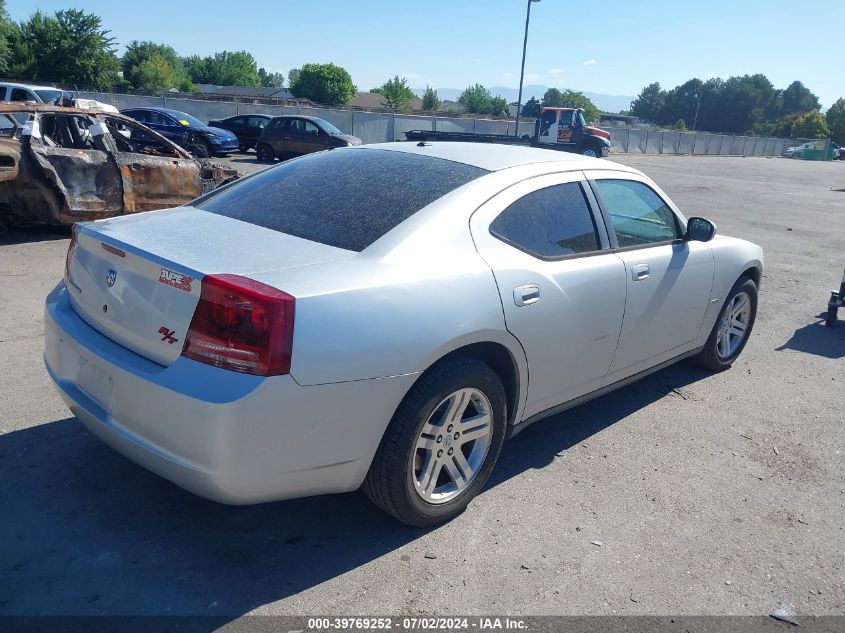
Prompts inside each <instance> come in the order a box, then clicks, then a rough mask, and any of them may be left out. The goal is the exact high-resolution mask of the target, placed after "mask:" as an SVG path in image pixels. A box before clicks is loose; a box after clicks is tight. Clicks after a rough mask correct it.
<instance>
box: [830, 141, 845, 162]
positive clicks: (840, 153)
mask: <svg viewBox="0 0 845 633" xmlns="http://www.w3.org/2000/svg"><path fill="white" fill-rule="evenodd" d="M830 148H831V149H832V150H833V160H845V147H841V146H839V145H837V144H836V143H834V142H833V141H831V143H830Z"/></svg>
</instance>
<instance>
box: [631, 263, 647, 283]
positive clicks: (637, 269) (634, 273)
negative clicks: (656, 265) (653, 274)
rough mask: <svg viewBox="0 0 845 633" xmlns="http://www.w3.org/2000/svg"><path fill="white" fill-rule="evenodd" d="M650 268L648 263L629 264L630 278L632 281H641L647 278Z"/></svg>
mask: <svg viewBox="0 0 845 633" xmlns="http://www.w3.org/2000/svg"><path fill="white" fill-rule="evenodd" d="M650 270H651V269H650V268H649V267H648V264H634V265H633V266H631V279H633V280H634V281H643V280H645V279H648V273H649V271H650Z"/></svg>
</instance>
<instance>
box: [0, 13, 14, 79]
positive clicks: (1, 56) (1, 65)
mask: <svg viewBox="0 0 845 633" xmlns="http://www.w3.org/2000/svg"><path fill="white" fill-rule="evenodd" d="M16 29H17V25H16V24H15V23H14V22H12V21H11V20H10V19H9V14H8V13H6V0H0V73H2V74H4V75H5V74H8V72H9V61H10V56H11V53H10V50H9V49H10V46H9V38H10V37H11V35H12V32H13V31H14V30H16Z"/></svg>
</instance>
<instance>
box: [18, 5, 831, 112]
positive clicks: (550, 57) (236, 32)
mask: <svg viewBox="0 0 845 633" xmlns="http://www.w3.org/2000/svg"><path fill="white" fill-rule="evenodd" d="M525 6H526V3H525V1H524V0H451V1H450V2H445V1H442V0H441V1H437V0H428V1H427V2H407V1H405V2H403V1H402V0H391V1H387V0H366V1H364V2H349V1H348V0H345V1H344V0H308V1H307V2H306V1H304V0H277V1H274V2H261V1H260V0H252V1H251V2H213V3H212V2H207V1H205V2H200V1H197V0H178V1H176V2H173V1H169V2H161V1H159V0H143V1H142V2H134V3H126V2H121V1H119V0H118V1H114V0H111V1H101V0H86V1H84V2H79V1H77V2H65V1H61V0H35V1H34V2H33V0H7V10H8V12H9V14H10V15H11V17H12V19H14V20H23V19H26V18H27V17H28V16H29V15H30V14H31V13H32V12H33V11H34V10H35V9H36V8H39V9H41V10H42V11H45V12H49V13H51V12H53V11H55V10H57V9H62V8H82V9H85V10H86V11H90V12H94V13H96V14H98V15H100V16H101V17H102V18H103V22H104V25H105V26H106V28H109V29H111V31H112V35H113V36H114V37H115V38H117V40H118V42H119V43H120V44H121V47H120V51H121V52H122V50H123V45H125V44H126V43H128V42H130V41H131V40H133V39H138V40H145V39H149V40H154V41H158V42H164V43H167V44H170V45H171V46H173V47H174V48H175V49H176V50H177V51H178V52H179V53H180V54H183V55H188V54H194V53H196V54H200V55H208V54H210V53H213V52H215V51H218V50H224V49H228V50H239V49H246V50H249V51H250V52H252V54H253V55H254V56H255V58H256V60H257V61H258V64H259V66H264V67H265V68H269V69H271V70H275V71H281V72H284V73H285V74H287V72H288V71H289V70H290V69H291V68H295V67H298V66H301V65H302V64H304V63H306V62H312V61H316V62H329V61H331V62H334V63H336V64H339V65H341V66H343V67H345V68H346V69H347V70H349V72H350V73H351V74H352V78H353V80H354V81H355V83H356V84H357V85H358V88H359V89H361V90H368V89H370V88H372V87H373V86H376V85H379V84H381V83H382V82H383V81H384V80H385V79H387V78H388V77H391V76H393V75H394V74H399V75H400V76H405V77H407V78H408V80H409V83H410V84H411V86H413V87H419V86H425V85H426V84H427V83H428V84H431V85H432V86H434V87H439V88H464V87H466V86H467V85H469V84H472V83H475V82H480V83H483V84H485V85H487V86H494V85H503V86H510V87H516V86H517V85H518V82H519V64H520V59H521V55H522V36H523V28H524V24H525ZM810 16H811V17H812V18H813V19H812V20H810V19H809V17H810ZM807 24H812V25H813V26H804V25H807ZM828 25H829V26H828ZM843 25H845V1H843V0H834V1H832V2H825V3H821V4H819V5H815V6H812V5H810V4H806V3H803V4H802V3H796V2H795V1H794V0H791V1H788V0H766V1H761V0H733V1H730V2H729V1H723V0H703V1H702V0H698V1H696V2H686V1H684V0H676V1H674V2H671V1H649V0H640V1H639V2H634V1H631V0H604V1H603V2H572V1H571V0H541V1H540V2H539V3H535V4H533V5H532V9H531V28H530V32H529V38H528V57H527V62H526V67H525V72H526V80H525V83H526V84H530V83H535V84H545V85H549V86H556V87H560V88H574V89H576V90H583V91H590V92H600V93H605V94H615V95H620V94H621V95H626V94H627V95H635V94H637V93H638V92H639V90H640V89H641V88H642V87H643V86H644V85H646V84H647V83H650V82H652V81H659V82H660V83H661V85H663V86H664V87H669V88H671V87H673V86H675V85H677V84H679V83H681V82H683V81H685V80H687V79H689V78H691V77H699V78H702V79H705V78H707V77H712V76H721V77H727V76H729V75H734V74H745V73H756V72H762V73H764V74H765V75H767V76H768V77H769V79H770V80H771V81H772V82H773V83H774V84H775V86H776V87H779V88H783V87H785V86H786V85H787V84H789V83H790V82H791V81H793V80H794V79H800V80H801V81H803V82H804V83H805V84H806V85H807V86H808V87H809V88H810V89H811V90H812V91H813V92H815V93H816V94H817V95H818V96H819V98H820V99H821V101H822V105H823V107H824V108H826V107H828V106H829V105H830V104H831V103H832V102H833V101H834V100H836V99H837V98H839V97H842V96H845V62H844V61H843V56H842V50H843V48H842V47H843V45H845V30H843V28H842V27H843Z"/></svg>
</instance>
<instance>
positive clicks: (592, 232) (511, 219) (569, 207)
mask: <svg viewBox="0 0 845 633" xmlns="http://www.w3.org/2000/svg"><path fill="white" fill-rule="evenodd" d="M490 232H491V233H492V234H493V235H495V236H496V237H498V238H499V239H501V240H504V241H505V242H508V243H509V244H511V245H513V246H516V247H517V248H519V249H521V250H524V251H526V252H528V253H530V254H531V255H536V256H538V257H549V258H554V257H565V256H566V255H574V254H577V253H588V252H590V251H597V250H599V240H598V234H597V233H596V225H595V223H594V222H593V216H592V214H591V213H590V208H589V207H588V206H587V201H586V199H585V198H584V192H583V191H582V190H581V185H579V184H578V183H577V182H571V183H566V184H562V185H554V186H552V187H546V188H545V189H539V190H537V191H532V192H531V193H529V194H526V195H525V196H523V197H522V198H520V199H519V200H517V201H516V202H514V203H513V204H511V205H510V206H509V207H508V208H507V209H505V210H504V211H502V212H501V213H500V214H499V216H498V217H497V218H496V219H495V220H493V222H492V224H491V225H490Z"/></svg>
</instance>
